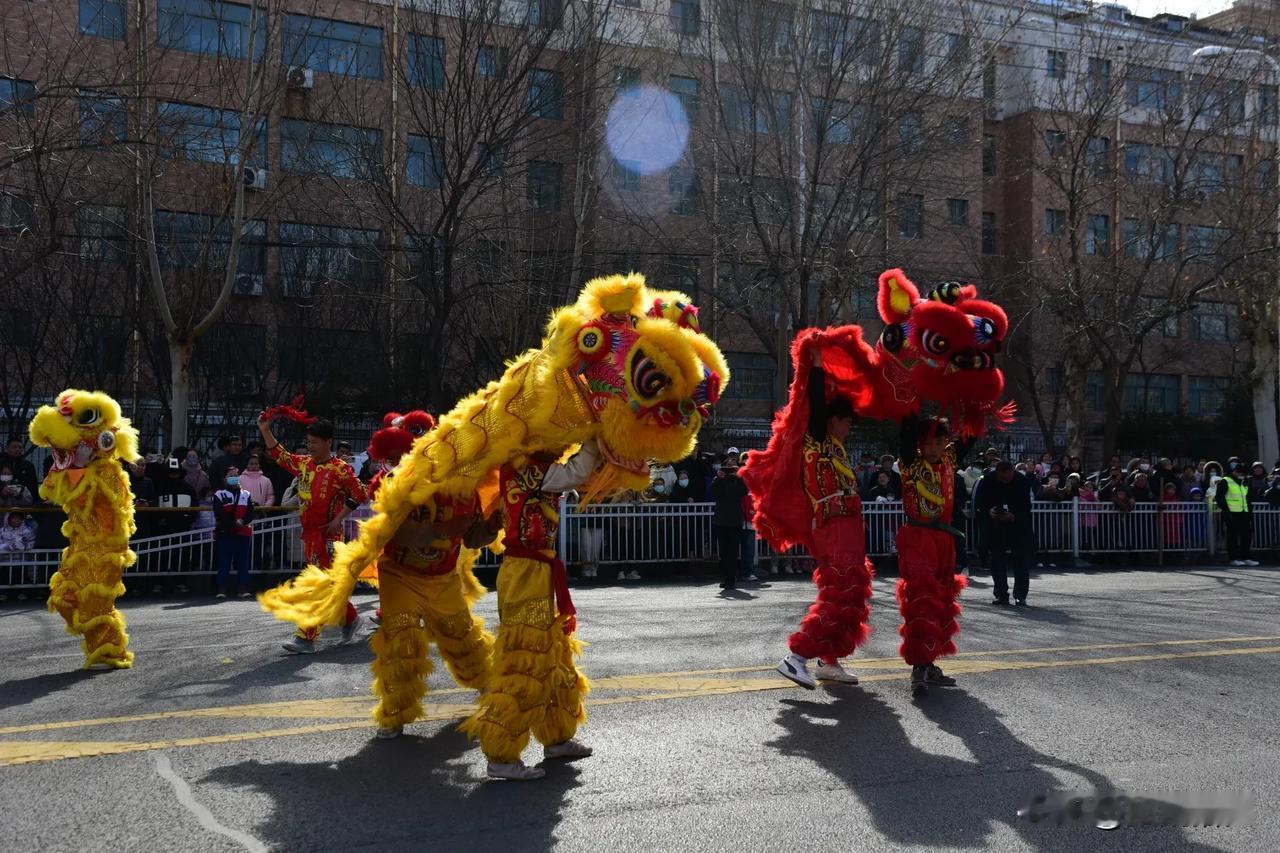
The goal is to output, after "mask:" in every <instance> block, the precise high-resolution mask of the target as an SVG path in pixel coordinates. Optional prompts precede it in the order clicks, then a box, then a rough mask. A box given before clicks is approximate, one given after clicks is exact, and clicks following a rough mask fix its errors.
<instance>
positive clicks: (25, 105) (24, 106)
mask: <svg viewBox="0 0 1280 853" xmlns="http://www.w3.org/2000/svg"><path fill="white" fill-rule="evenodd" d="M5 113H15V114H17V115H21V116H34V115H35V114H36V84H35V83H31V82H29V81H27V80H14V79H13V78H11V77H0V115H4V114H5Z"/></svg>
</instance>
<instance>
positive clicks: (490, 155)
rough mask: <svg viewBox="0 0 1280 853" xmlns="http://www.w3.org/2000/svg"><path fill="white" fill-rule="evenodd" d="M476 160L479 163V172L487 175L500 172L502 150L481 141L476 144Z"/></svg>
mask: <svg viewBox="0 0 1280 853" xmlns="http://www.w3.org/2000/svg"><path fill="white" fill-rule="evenodd" d="M476 162H477V163H479V164H480V174H482V175H484V176H486V177H489V176H492V175H498V174H501V173H502V150H501V149H498V148H493V147H491V146H489V145H486V144H485V143H483V142H481V143H479V144H477V145H476Z"/></svg>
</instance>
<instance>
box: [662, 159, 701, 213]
mask: <svg viewBox="0 0 1280 853" xmlns="http://www.w3.org/2000/svg"><path fill="white" fill-rule="evenodd" d="M667 192H669V193H670V194H671V212H672V213H674V214H676V215H677V216H693V215H694V214H696V213H697V212H698V176H697V175H696V174H695V173H694V172H693V170H692V169H686V168H675V169H672V170H671V171H670V172H668V173H667Z"/></svg>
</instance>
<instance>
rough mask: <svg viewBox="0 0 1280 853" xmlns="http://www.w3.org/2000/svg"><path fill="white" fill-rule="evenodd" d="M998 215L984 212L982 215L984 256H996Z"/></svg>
mask: <svg viewBox="0 0 1280 853" xmlns="http://www.w3.org/2000/svg"><path fill="white" fill-rule="evenodd" d="M996 238H997V232H996V215H995V214H994V213H988V212H986V211H983V214H982V254H984V255H994V254H996V250H997V248H998V247H997V245H996Z"/></svg>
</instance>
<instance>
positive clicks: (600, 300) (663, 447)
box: [550, 273, 729, 478]
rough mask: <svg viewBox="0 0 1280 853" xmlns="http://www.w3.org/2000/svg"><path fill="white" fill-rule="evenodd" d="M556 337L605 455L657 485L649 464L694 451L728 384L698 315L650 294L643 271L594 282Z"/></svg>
mask: <svg viewBox="0 0 1280 853" xmlns="http://www.w3.org/2000/svg"><path fill="white" fill-rule="evenodd" d="M550 335H551V338H552V340H553V342H554V343H555V345H556V349H557V352H558V353H559V354H560V359H561V366H563V367H567V368H569V369H570V370H571V371H572V372H573V373H574V374H575V375H577V376H579V377H581V380H582V382H583V383H584V385H585V393H586V395H587V400H588V403H589V405H590V407H591V410H592V411H593V412H594V413H595V415H596V417H597V418H599V421H600V433H599V435H598V438H597V440H598V444H599V445H600V448H601V452H602V453H603V454H604V456H605V458H606V459H608V460H609V461H610V462H611V463H613V464H614V465H616V466H619V467H621V468H624V469H626V470H627V471H629V472H631V473H632V474H635V475H636V476H638V477H640V476H642V477H645V478H647V477H648V467H647V462H648V460H650V459H658V460H664V461H675V460H677V459H682V458H684V457H685V456H687V455H688V454H689V453H690V452H692V450H693V447H694V445H695V443H696V440H697V435H698V431H699V430H700V429H701V428H702V423H703V420H704V418H706V417H707V416H708V415H709V414H710V411H711V407H712V406H714V405H715V403H716V401H717V400H718V399H719V398H720V394H721V392H722V390H723V388H724V385H725V383H726V382H727V381H728V378H729V369H728V366H727V365H726V363H725V360H724V356H723V355H722V354H721V353H720V350H719V348H718V347H716V345H715V344H714V343H713V342H712V341H711V340H710V339H709V338H707V337H706V336H705V335H703V334H702V333H701V331H700V328H699V325H698V309H697V307H696V306H694V305H693V304H692V303H691V302H690V300H689V298H688V297H687V296H685V295H683V294H680V293H674V292H659V291H653V290H649V289H647V288H646V286H645V280H644V276H642V275H640V274H638V273H631V274H630V275H626V276H621V275H615V276H608V277H606V278H598V279H595V280H593V281H590V282H588V283H587V286H586V288H585V289H584V290H583V292H582V294H581V296H580V297H579V298H578V301H577V302H576V303H575V304H574V305H572V306H569V307H567V308H564V309H561V310H560V311H558V312H556V315H555V316H554V317H553V318H552V321H551V328H550Z"/></svg>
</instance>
